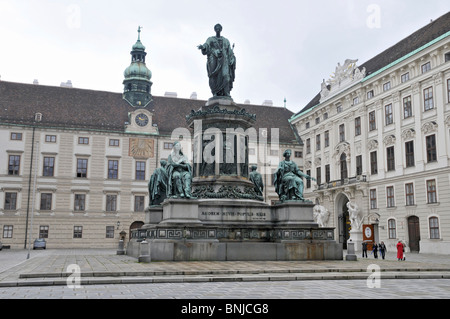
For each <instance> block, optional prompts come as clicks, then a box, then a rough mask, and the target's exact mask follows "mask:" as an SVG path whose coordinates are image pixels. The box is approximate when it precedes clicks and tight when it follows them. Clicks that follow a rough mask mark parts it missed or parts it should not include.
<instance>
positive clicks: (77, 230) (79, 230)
mask: <svg viewBox="0 0 450 319" xmlns="http://www.w3.org/2000/svg"><path fill="white" fill-rule="evenodd" d="M73 238H83V226H73Z"/></svg>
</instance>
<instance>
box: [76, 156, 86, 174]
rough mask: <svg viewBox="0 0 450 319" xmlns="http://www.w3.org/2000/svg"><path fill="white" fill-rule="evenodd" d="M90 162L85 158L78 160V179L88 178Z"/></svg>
mask: <svg viewBox="0 0 450 319" xmlns="http://www.w3.org/2000/svg"><path fill="white" fill-rule="evenodd" d="M87 167H88V160H87V159H84V158H79V159H77V178H87Z"/></svg>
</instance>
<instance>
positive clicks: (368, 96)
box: [367, 90, 374, 100]
mask: <svg viewBox="0 0 450 319" xmlns="http://www.w3.org/2000/svg"><path fill="white" fill-rule="evenodd" d="M373 96H374V94H373V90H370V91H369V92H367V99H368V100H370V99H371V98H373Z"/></svg>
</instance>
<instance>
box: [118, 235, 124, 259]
mask: <svg viewBox="0 0 450 319" xmlns="http://www.w3.org/2000/svg"><path fill="white" fill-rule="evenodd" d="M117 255H125V247H124V242H123V239H121V240H119V247H118V248H117Z"/></svg>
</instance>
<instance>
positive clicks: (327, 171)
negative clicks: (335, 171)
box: [325, 164, 331, 183]
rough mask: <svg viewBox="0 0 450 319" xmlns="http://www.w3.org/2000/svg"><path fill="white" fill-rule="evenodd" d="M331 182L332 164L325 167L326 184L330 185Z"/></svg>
mask: <svg viewBox="0 0 450 319" xmlns="http://www.w3.org/2000/svg"><path fill="white" fill-rule="evenodd" d="M330 180H331V172H330V164H327V165H325V182H327V183H329V182H330Z"/></svg>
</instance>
